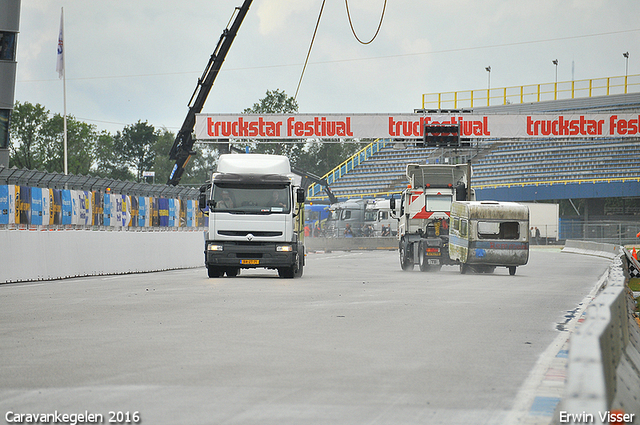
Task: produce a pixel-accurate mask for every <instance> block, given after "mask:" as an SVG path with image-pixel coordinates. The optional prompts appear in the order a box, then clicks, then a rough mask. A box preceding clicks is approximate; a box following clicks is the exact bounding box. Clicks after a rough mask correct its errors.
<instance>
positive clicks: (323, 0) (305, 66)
mask: <svg viewBox="0 0 640 425" xmlns="http://www.w3.org/2000/svg"><path fill="white" fill-rule="evenodd" d="M325 1H326V0H322V6H320V14H319V15H318V21H317V22H316V29H314V30H313V37H311V44H310V45H309V51H308V52H307V58H306V59H305V60H304V66H303V67H302V74H300V80H299V81H298V87H297V88H296V94H295V95H294V96H293V100H296V99H297V98H298V90H300V84H302V77H303V76H304V71H305V69H307V63H308V62H309V55H311V48H312V47H313V42H314V41H315V39H316V33H317V32H318V25H320V18H321V17H322V11H323V10H324V2H325ZM385 2H386V0H385Z"/></svg>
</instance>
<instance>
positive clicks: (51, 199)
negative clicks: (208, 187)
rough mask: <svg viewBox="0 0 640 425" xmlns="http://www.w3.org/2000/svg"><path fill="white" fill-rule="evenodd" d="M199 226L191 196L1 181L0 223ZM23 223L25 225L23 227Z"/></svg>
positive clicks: (199, 222) (197, 210) (25, 224)
mask: <svg viewBox="0 0 640 425" xmlns="http://www.w3.org/2000/svg"><path fill="white" fill-rule="evenodd" d="M13 225H19V228H21V229H26V228H29V226H38V227H46V226H64V227H68V228H72V226H73V227H76V226H78V227H88V226H107V227H116V228H130V227H202V226H203V225H204V223H203V219H202V212H201V211H200V210H199V209H198V207H197V201H196V200H193V199H184V200H183V199H174V198H155V197H147V196H130V195H120V194H115V193H102V192H100V191H82V190H67V189H45V188H38V187H29V186H15V185H0V226H3V228H4V226H9V228H14V226H13ZM25 226H26V227H25Z"/></svg>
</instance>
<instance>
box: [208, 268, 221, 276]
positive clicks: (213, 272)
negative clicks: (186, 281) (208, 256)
mask: <svg viewBox="0 0 640 425" xmlns="http://www.w3.org/2000/svg"><path fill="white" fill-rule="evenodd" d="M207 274H208V275H209V277H220V276H222V274H223V271H222V269H221V268H220V267H216V266H207Z"/></svg>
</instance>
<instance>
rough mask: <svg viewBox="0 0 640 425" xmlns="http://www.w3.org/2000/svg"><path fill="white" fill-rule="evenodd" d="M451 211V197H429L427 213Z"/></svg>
mask: <svg viewBox="0 0 640 425" xmlns="http://www.w3.org/2000/svg"><path fill="white" fill-rule="evenodd" d="M450 209H451V195H427V196H426V210H427V211H449V210H450Z"/></svg>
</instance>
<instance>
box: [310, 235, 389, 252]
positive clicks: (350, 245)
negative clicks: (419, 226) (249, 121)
mask: <svg viewBox="0 0 640 425" xmlns="http://www.w3.org/2000/svg"><path fill="white" fill-rule="evenodd" d="M304 246H305V249H306V250H307V251H308V252H317V251H324V252H331V251H356V250H361V249H362V250H374V249H388V250H393V249H398V238H396V237H395V236H393V237H371V238H364V237H357V238H322V237H315V238H314V237H306V238H304Z"/></svg>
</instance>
